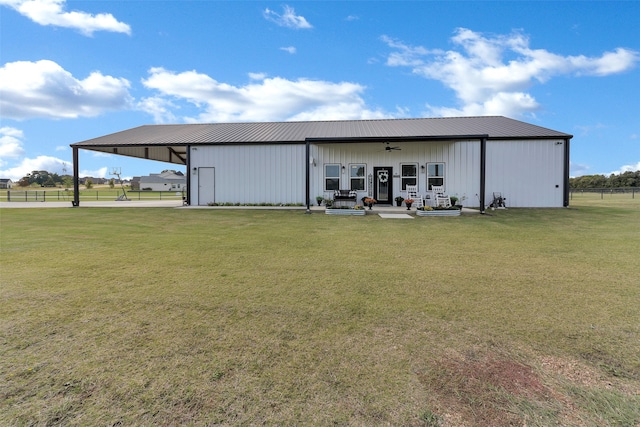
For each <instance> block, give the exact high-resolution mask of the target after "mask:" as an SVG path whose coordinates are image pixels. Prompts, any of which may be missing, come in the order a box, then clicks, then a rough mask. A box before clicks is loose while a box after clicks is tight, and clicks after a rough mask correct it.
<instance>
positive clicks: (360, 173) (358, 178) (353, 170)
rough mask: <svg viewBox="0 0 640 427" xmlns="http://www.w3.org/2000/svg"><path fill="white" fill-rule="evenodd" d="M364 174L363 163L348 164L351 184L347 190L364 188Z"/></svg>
mask: <svg viewBox="0 0 640 427" xmlns="http://www.w3.org/2000/svg"><path fill="white" fill-rule="evenodd" d="M364 175H365V166H364V165H349V180H350V183H349V184H351V187H350V188H349V190H354V191H355V190H364Z"/></svg>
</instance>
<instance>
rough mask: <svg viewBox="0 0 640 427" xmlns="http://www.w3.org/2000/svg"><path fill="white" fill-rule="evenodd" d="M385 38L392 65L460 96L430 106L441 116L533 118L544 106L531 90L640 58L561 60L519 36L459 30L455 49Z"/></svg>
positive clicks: (632, 54) (625, 53)
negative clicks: (453, 103) (453, 101)
mask: <svg viewBox="0 0 640 427" xmlns="http://www.w3.org/2000/svg"><path fill="white" fill-rule="evenodd" d="M382 40H383V41H384V42H385V43H386V44H387V45H388V46H389V47H390V48H392V49H393V50H394V51H392V52H391V53H389V55H388V57H387V65H389V66H396V67H398V66H403V67H410V68H411V69H412V71H413V72H414V73H415V74H417V75H420V76H422V77H424V78H427V79H432V80H437V81H440V82H441V83H443V84H444V85H445V86H446V87H448V88H450V89H452V90H453V91H454V92H455V95H456V98H457V100H458V103H459V105H460V106H459V107H458V108H445V107H434V106H428V108H429V110H430V111H431V112H435V113H438V114H440V115H460V114H463V115H469V114H472V115H489V114H491V115H494V114H499V115H510V116H520V115H524V114H532V113H534V112H535V111H536V110H538V109H539V108H540V105H539V104H538V102H537V101H536V100H535V98H534V97H533V96H532V95H531V94H530V93H527V90H528V89H529V88H531V87H532V86H533V85H534V84H536V83H544V82H546V81H548V80H549V79H550V78H552V77H554V76H558V75H576V76H580V75H593V76H606V75H610V74H615V73H620V72H623V71H626V70H629V69H631V68H633V67H634V66H635V65H636V64H637V62H638V61H640V54H639V53H638V52H636V51H633V50H628V49H623V48H617V49H616V50H615V51H613V52H605V53H603V54H602V55H601V56H599V57H587V56H584V55H579V56H562V55H558V54H555V53H551V52H549V51H547V50H544V49H532V48H530V47H529V39H528V38H527V37H526V36H524V35H523V34H520V33H517V32H516V33H513V34H510V35H507V36H502V35H493V36H484V35H482V34H481V33H476V32H474V31H471V30H469V29H465V28H459V29H457V30H456V33H455V35H454V36H453V37H452V38H451V41H452V43H453V44H454V46H456V47H457V49H455V50H449V51H439V50H437V49H436V50H429V49H426V48H424V47H422V46H409V45H406V44H405V43H402V42H400V41H397V40H395V39H392V38H390V37H387V36H383V37H382Z"/></svg>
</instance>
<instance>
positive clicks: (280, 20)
mask: <svg viewBox="0 0 640 427" xmlns="http://www.w3.org/2000/svg"><path fill="white" fill-rule="evenodd" d="M263 15H264V17H265V19H267V20H269V21H272V22H275V23H276V24H278V25H279V26H281V27H287V28H294V29H301V28H302V29H305V28H313V26H312V25H311V24H310V23H309V22H307V20H306V19H305V18H304V16H299V15H296V11H295V10H294V9H293V8H292V7H291V6H287V5H285V6H283V13H282V15H280V14H278V13H277V12H274V11H273V10H270V9H265V10H264V13H263Z"/></svg>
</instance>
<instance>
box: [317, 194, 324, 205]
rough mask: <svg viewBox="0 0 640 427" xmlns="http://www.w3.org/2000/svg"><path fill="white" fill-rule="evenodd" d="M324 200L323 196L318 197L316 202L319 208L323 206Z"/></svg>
mask: <svg viewBox="0 0 640 427" xmlns="http://www.w3.org/2000/svg"><path fill="white" fill-rule="evenodd" d="M323 200H324V197H322V196H317V197H316V201H317V202H318V206H320V205H322V201H323Z"/></svg>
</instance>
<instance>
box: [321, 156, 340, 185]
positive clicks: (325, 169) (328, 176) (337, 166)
mask: <svg viewBox="0 0 640 427" xmlns="http://www.w3.org/2000/svg"><path fill="white" fill-rule="evenodd" d="M329 166H335V167H336V169H337V171H338V172H337V175H336V176H334V175H327V168H328V167H329ZM341 170H342V167H341V165H340V163H325V165H324V191H334V190H340V182H341V179H342V177H341V175H342V173H341ZM328 179H337V180H338V188H331V189H329V188H327V180H328Z"/></svg>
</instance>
